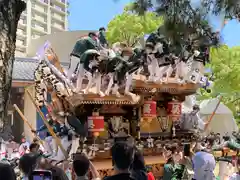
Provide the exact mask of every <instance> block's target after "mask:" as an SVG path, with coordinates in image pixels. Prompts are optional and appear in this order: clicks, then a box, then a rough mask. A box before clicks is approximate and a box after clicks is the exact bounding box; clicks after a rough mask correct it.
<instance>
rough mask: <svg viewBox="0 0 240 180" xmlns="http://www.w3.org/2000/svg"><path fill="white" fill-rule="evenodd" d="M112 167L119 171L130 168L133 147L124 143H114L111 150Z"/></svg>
mask: <svg viewBox="0 0 240 180" xmlns="http://www.w3.org/2000/svg"><path fill="white" fill-rule="evenodd" d="M111 154H112V161H113V165H114V166H115V167H116V168H117V169H119V170H126V169H129V168H130V167H131V164H132V162H133V158H134V149H133V146H131V145H129V144H127V143H126V142H116V143H115V144H114V145H113V146H112V148H111Z"/></svg>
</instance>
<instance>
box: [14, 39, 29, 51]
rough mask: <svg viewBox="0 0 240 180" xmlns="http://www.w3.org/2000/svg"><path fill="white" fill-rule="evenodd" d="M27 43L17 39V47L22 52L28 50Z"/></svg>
mask: <svg viewBox="0 0 240 180" xmlns="http://www.w3.org/2000/svg"><path fill="white" fill-rule="evenodd" d="M26 48H27V47H26V45H25V44H24V41H21V40H18V39H17V40H16V49H17V50H19V51H22V52H26Z"/></svg>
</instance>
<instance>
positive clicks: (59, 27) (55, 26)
mask: <svg viewBox="0 0 240 180" xmlns="http://www.w3.org/2000/svg"><path fill="white" fill-rule="evenodd" d="M52 28H53V29H55V30H57V31H55V30H54V32H58V31H65V27H64V25H61V24H58V23H53V24H52Z"/></svg>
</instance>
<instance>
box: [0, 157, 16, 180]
mask: <svg viewBox="0 0 240 180" xmlns="http://www.w3.org/2000/svg"><path fill="white" fill-rule="evenodd" d="M0 179H5V180H16V179H17V177H16V174H15V172H14V170H13V168H12V167H11V165H10V164H9V163H7V162H3V161H0Z"/></svg>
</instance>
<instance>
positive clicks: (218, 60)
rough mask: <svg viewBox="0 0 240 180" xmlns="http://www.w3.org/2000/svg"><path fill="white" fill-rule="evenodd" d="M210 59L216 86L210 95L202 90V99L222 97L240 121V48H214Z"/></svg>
mask: <svg viewBox="0 0 240 180" xmlns="http://www.w3.org/2000/svg"><path fill="white" fill-rule="evenodd" d="M210 59H211V64H209V65H208V66H209V68H211V69H212V71H213V72H214V86H213V88H212V93H210V94H207V93H206V92H205V91H203V90H200V91H201V93H200V94H201V97H200V99H207V98H212V97H216V96H218V95H222V96H223V99H222V102H223V103H224V104H226V105H227V106H228V107H229V108H230V109H231V110H232V111H233V113H234V115H235V117H236V118H237V119H239V120H240V118H239V112H240V84H239V82H240V47H233V48H229V47H228V46H221V47H219V48H212V49H211V51H210Z"/></svg>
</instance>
